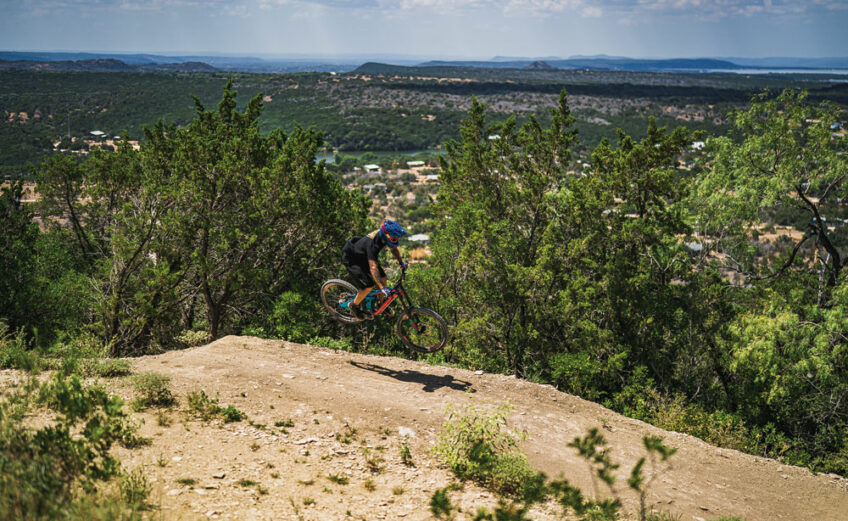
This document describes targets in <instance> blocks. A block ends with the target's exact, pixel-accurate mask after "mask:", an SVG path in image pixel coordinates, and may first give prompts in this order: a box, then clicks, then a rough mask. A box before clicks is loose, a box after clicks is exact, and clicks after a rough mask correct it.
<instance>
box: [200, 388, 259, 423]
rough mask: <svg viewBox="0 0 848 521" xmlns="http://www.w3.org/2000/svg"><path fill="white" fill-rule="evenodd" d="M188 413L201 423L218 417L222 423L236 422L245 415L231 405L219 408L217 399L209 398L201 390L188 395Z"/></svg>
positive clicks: (245, 416)
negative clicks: (200, 420)
mask: <svg viewBox="0 0 848 521" xmlns="http://www.w3.org/2000/svg"><path fill="white" fill-rule="evenodd" d="M188 412H189V413H190V414H192V415H194V416H196V417H198V418H200V419H202V420H203V421H209V420H211V419H212V418H215V417H218V416H220V417H221V419H222V420H223V422H224V423H232V422H238V421H241V420H243V419H245V418H247V415H246V414H245V413H244V412H243V411H240V410H238V409H236V408H235V406H233V405H228V406H226V407H221V406H220V404H219V403H218V398H217V397H216V398H210V397H209V396H208V395H207V394H206V391H204V390H203V389H201V390H199V391H192V392H190V393H189V395H188Z"/></svg>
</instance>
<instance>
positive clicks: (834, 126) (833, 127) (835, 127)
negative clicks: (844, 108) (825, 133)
mask: <svg viewBox="0 0 848 521" xmlns="http://www.w3.org/2000/svg"><path fill="white" fill-rule="evenodd" d="M841 126H842V125H840V124H839V123H834V124H833V125H831V126H830V130H839V128H840V127H841Z"/></svg>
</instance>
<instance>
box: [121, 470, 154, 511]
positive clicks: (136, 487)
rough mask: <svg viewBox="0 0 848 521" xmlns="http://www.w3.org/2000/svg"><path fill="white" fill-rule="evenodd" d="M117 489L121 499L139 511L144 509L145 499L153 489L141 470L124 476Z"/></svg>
mask: <svg viewBox="0 0 848 521" xmlns="http://www.w3.org/2000/svg"><path fill="white" fill-rule="evenodd" d="M118 487H119V488H120V490H121V497H123V498H124V500H125V501H126V502H127V503H129V504H131V505H133V506H135V507H136V508H139V509H141V508H144V506H145V502H146V501H147V497H148V496H149V495H150V491H151V490H152V489H153V487H152V486H151V485H150V482H148V481H147V477H146V476H145V475H144V472H142V470H141V469H135V470H133V471H132V472H130V473H129V474H124V475H123V476H122V477H121V480H120V482H119V483H118Z"/></svg>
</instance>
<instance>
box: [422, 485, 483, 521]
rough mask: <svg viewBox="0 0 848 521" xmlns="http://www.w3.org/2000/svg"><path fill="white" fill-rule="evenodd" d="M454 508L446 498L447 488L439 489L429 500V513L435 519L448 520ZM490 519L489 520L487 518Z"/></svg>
mask: <svg viewBox="0 0 848 521" xmlns="http://www.w3.org/2000/svg"><path fill="white" fill-rule="evenodd" d="M453 509H454V506H453V504H451V501H450V498H449V497H448V488H447V487H445V488H440V489H438V490H436V491H435V492H434V493H433V496H432V497H431V498H430V512H432V513H433V516H434V517H436V519H449V518H450V517H451V512H453ZM489 519H491V518H489Z"/></svg>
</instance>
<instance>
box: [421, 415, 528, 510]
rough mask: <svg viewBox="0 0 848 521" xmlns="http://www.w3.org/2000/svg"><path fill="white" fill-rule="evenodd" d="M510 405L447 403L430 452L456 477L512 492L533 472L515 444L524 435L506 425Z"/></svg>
mask: <svg viewBox="0 0 848 521" xmlns="http://www.w3.org/2000/svg"><path fill="white" fill-rule="evenodd" d="M510 410H511V409H510V407H509V406H506V405H501V406H499V407H497V408H496V409H495V410H494V411H492V412H488V411H485V410H483V409H482V408H480V407H478V406H477V405H475V404H469V405H465V406H462V407H459V408H456V407H454V406H451V405H449V406H448V409H447V420H446V421H445V423H444V425H443V427H442V432H441V433H440V434H439V442H438V443H437V444H436V446H435V447H434V448H433V452H434V454H435V455H436V456H437V457H438V458H439V460H440V461H441V462H442V463H444V464H446V465H447V466H448V467H450V469H451V470H452V471H453V472H454V474H456V476H457V477H459V478H460V479H470V480H473V481H476V482H478V483H480V484H481V485H483V486H485V487H486V488H489V489H491V490H493V491H495V492H497V493H501V494H516V493H518V492H519V491H520V490H521V489H522V486H523V484H524V483H525V481H526V480H528V479H529V478H531V477H532V476H534V475H535V474H536V472H535V471H534V470H533V469H532V468H531V467H530V464H529V463H528V462H527V456H526V455H525V454H524V453H523V452H521V450H520V449H519V448H518V443H519V442H521V441H523V440H524V439H525V438H526V434H525V433H519V432H516V431H513V430H511V429H509V428H508V426H507V421H506V417H507V414H508V413H509V411H510Z"/></svg>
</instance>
